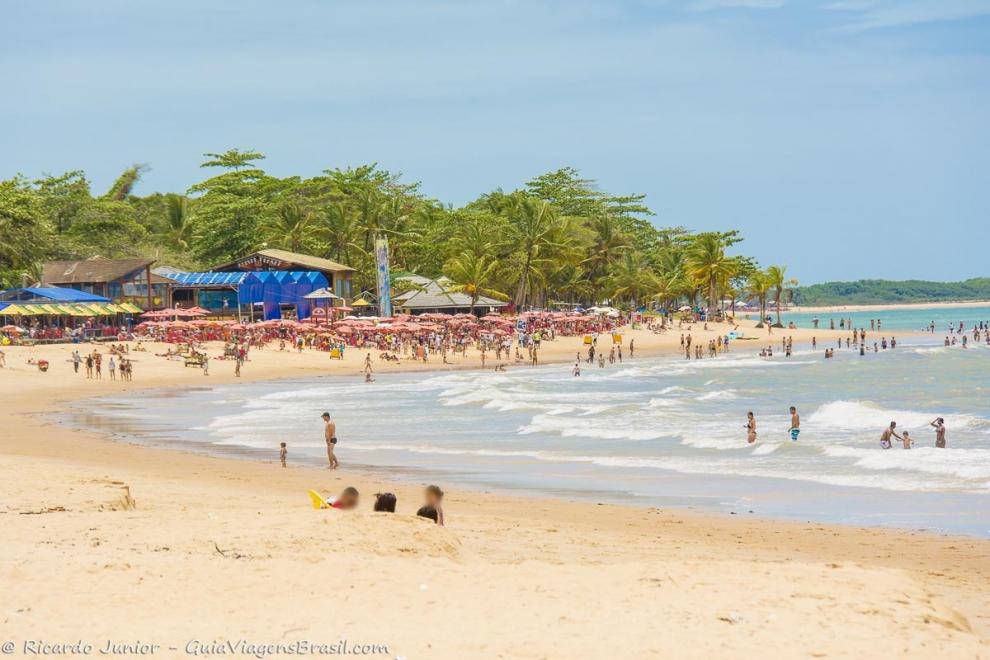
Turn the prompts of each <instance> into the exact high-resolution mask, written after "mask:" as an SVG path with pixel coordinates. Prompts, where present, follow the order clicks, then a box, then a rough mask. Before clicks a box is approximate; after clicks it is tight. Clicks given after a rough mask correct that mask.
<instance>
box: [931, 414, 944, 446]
mask: <svg viewBox="0 0 990 660" xmlns="http://www.w3.org/2000/svg"><path fill="white" fill-rule="evenodd" d="M932 427H933V428H934V429H935V446H936V447H938V448H939V449H945V420H944V419H942V418H941V417H939V418H938V419H936V420H935V421H934V422H932Z"/></svg>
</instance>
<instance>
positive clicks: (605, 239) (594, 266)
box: [584, 214, 630, 282]
mask: <svg viewBox="0 0 990 660" xmlns="http://www.w3.org/2000/svg"><path fill="white" fill-rule="evenodd" d="M588 229H590V230H591V235H592V237H591V245H590V246H589V247H588V250H587V252H588V253H589V254H588V257H587V258H585V259H584V264H585V266H586V267H587V268H588V277H589V279H591V280H592V281H596V282H597V281H599V280H601V279H602V278H604V277H605V276H606V275H607V274H608V271H609V268H611V267H612V264H613V263H615V262H616V260H618V258H619V256H620V255H621V254H622V252H623V251H624V250H627V249H629V247H630V243H629V241H628V240H627V239H626V236H625V235H624V234H623V233H622V231H621V230H620V228H619V225H618V223H616V221H615V219H614V218H612V217H611V216H610V215H607V214H602V215H599V216H596V217H595V218H592V220H591V222H590V223H589V225H588Z"/></svg>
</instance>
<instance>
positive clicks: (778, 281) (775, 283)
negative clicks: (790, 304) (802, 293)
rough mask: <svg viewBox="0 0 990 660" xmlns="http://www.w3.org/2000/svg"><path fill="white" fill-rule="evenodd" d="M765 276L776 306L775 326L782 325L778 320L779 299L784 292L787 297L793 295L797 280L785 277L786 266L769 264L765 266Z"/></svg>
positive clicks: (780, 326) (779, 326)
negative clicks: (767, 266) (768, 281)
mask: <svg viewBox="0 0 990 660" xmlns="http://www.w3.org/2000/svg"><path fill="white" fill-rule="evenodd" d="M767 278H768V279H769V280H770V288H771V289H773V292H774V296H773V302H774V305H775V306H776V308H777V323H776V324H775V325H774V327H776V328H782V327H784V326H783V324H782V323H781V322H780V299H781V298H782V297H783V296H784V294H785V293H786V294H787V296H788V298H790V296H791V295H793V293H794V291H793V287H795V286H797V280H795V279H787V266H770V267H769V268H767Z"/></svg>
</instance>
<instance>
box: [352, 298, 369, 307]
mask: <svg viewBox="0 0 990 660" xmlns="http://www.w3.org/2000/svg"><path fill="white" fill-rule="evenodd" d="M370 304H371V303H370V302H368V301H367V300H365V299H364V298H358V299H357V300H355V301H354V302H352V303H351V307H367V306H368V305H370Z"/></svg>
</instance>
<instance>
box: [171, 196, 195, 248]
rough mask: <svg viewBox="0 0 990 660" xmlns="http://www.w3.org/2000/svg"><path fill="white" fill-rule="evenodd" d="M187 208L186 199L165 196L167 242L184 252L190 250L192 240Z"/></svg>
mask: <svg viewBox="0 0 990 660" xmlns="http://www.w3.org/2000/svg"><path fill="white" fill-rule="evenodd" d="M187 208H188V207H187V204H186V198H185V197H183V196H182V195H175V194H169V195H166V196H165V222H166V227H167V229H166V241H167V242H168V243H169V244H170V245H172V246H173V247H176V248H178V249H179V250H182V251H185V250H188V249H189V240H190V239H191V238H192V225H191V224H190V222H189V214H188V213H187Z"/></svg>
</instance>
